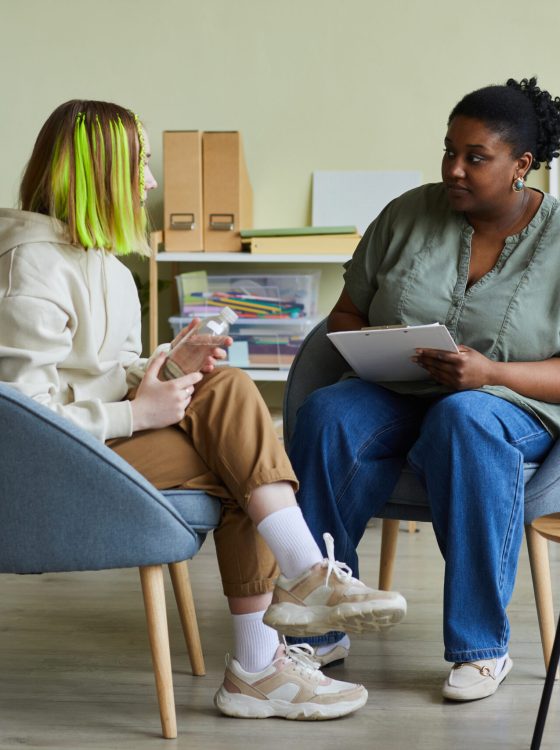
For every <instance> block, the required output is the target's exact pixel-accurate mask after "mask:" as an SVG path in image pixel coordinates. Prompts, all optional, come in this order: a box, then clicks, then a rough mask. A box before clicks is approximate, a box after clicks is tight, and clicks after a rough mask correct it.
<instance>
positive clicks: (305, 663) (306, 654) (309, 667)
mask: <svg viewBox="0 0 560 750" xmlns="http://www.w3.org/2000/svg"><path fill="white" fill-rule="evenodd" d="M282 641H283V643H284V648H285V654H284V658H286V659H288V660H289V661H291V662H292V663H293V664H294V665H295V667H296V668H297V670H298V671H299V672H301V673H303V674H304V675H305V676H307V677H312V676H315V677H316V678H317V677H320V678H321V679H322V678H323V674H322V673H321V672H320V671H319V667H320V666H321V665H320V664H319V662H318V661H315V660H314V659H313V658H312V657H313V656H314V654H315V652H314V650H313V646H310V645H309V643H286V639H285V638H282Z"/></svg>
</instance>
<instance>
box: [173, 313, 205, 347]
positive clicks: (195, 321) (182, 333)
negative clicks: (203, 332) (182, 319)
mask: <svg viewBox="0 0 560 750" xmlns="http://www.w3.org/2000/svg"><path fill="white" fill-rule="evenodd" d="M199 323H200V318H193V319H192V320H191V322H190V323H189V324H188V326H185V327H184V328H181V330H180V331H179V333H178V334H177V335H176V336H175V338H174V339H173V341H172V342H171V348H172V349H173V347H174V346H177V344H178V343H179V341H181V339H182V338H183V336H186V335H187V333H189V331H192V329H193V328H196V326H197V325H198V324H199Z"/></svg>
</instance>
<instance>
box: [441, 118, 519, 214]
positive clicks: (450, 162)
mask: <svg viewBox="0 0 560 750" xmlns="http://www.w3.org/2000/svg"><path fill="white" fill-rule="evenodd" d="M530 156H531V155H530V154H529V155H528V157H529V158H527V155H526V154H524V155H523V156H522V157H520V158H519V159H515V158H514V157H513V155H512V149H511V145H510V144H509V143H507V142H506V141H504V140H502V138H501V136H500V135H498V133H496V132H494V131H493V130H491V129H490V128H489V127H488V126H487V125H485V123H484V122H482V120H475V119H473V118H470V117H464V116H462V115H460V116H457V117H454V118H453V120H451V122H450V124H449V128H448V130H447V135H446V138H445V153H444V155H443V161H442V164H441V176H442V179H443V182H444V184H445V187H446V189H447V196H448V198H449V203H450V205H451V208H453V209H454V210H456V211H463V212H465V213H467V214H473V215H476V214H478V215H481V216H482V215H485V214H490V215H491V214H492V213H493V212H499V211H500V210H503V209H504V208H506V207H507V206H508V204H509V202H510V201H511V200H512V199H514V198H515V197H516V196H517V194H516V193H514V191H513V189H512V183H513V181H514V180H515V179H516V178H517V177H523V176H524V175H525V173H526V172H527V170H528V169H529V166H530V164H531V160H530Z"/></svg>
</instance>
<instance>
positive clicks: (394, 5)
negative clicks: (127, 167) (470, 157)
mask: <svg viewBox="0 0 560 750" xmlns="http://www.w3.org/2000/svg"><path fill="white" fill-rule="evenodd" d="M558 7H559V5H558V0H537V2H533V3H529V2H527V0H468V1H467V0H463V1H459V0H423V1H421V2H420V1H418V2H412V1H411V0H345V1H344V2H341V1H337V0H199V1H198V2H194V1H193V0H159V2H153V0H150V1H148V0H87V2H86V0H0V39H1V44H0V84H1V88H0V90H1V92H2V95H1V102H2V104H1V114H0V150H1V164H2V169H1V170H0V205H13V204H14V202H15V200H16V193H17V185H18V180H19V177H20V174H21V169H22V166H23V164H24V162H25V161H26V159H27V157H28V155H29V152H30V149H31V145H32V143H33V141H34V138H35V136H36V134H37V131H38V129H39V127H40V125H41V124H42V122H43V121H44V119H45V117H46V116H47V115H48V114H49V113H50V112H51V111H52V109H54V107H55V106H56V105H58V104H59V103H60V102H62V101H65V100H66V99H69V98H73V97H86V98H100V99H108V100H110V101H111V100H112V101H116V102H118V103H120V104H123V105H126V106H129V107H131V108H133V109H134V110H136V111H137V112H138V113H139V114H140V116H141V117H142V118H143V120H144V121H145V123H146V125H147V128H148V130H149V132H150V135H151V140H152V150H153V171H154V174H155V176H156V179H161V132H162V131H163V130H164V129H201V130H204V129H206V130H221V129H238V130H241V132H242V133H243V137H244V142H245V149H246V156H247V161H248V166H249V171H250V175H251V180H252V183H253V188H254V192H255V225H256V226H293V225H298V224H303V223H307V222H308V220H309V201H310V185H311V173H312V172H313V170H315V169H418V170H420V171H421V172H422V173H423V175H424V178H425V180H427V181H429V180H437V179H438V174H439V161H440V154H441V148H442V141H443V135H444V130H445V122H446V117H447V114H448V113H449V110H450V108H451V107H452V106H453V105H454V104H455V102H456V101H457V100H458V99H459V98H460V97H461V96H462V95H463V94H464V93H466V92H467V91H470V90H472V89H474V88H477V87H478V86H481V85H485V84H487V83H492V82H504V81H505V80H506V79H507V78H508V77H510V76H514V77H523V76H528V75H534V74H537V75H538V76H539V78H540V82H541V85H542V86H544V87H545V88H549V89H551V91H552V92H553V93H555V94H560V73H559V71H558V54H557V53H556V52H555V48H554V47H553V46H552V44H553V42H554V40H555V39H556V22H557V19H558V15H559V11H558ZM551 49H552V51H551ZM161 202H162V191H161V190H159V191H157V192H156V194H152V202H151V205H152V214H153V218H154V223H155V225H156V226H160V225H161ZM338 287H339V275H338V273H337V272H334V271H333V270H332V269H331V271H330V272H329V284H328V290H329V294H330V295H331V296H334V295H336V292H337V291H338Z"/></svg>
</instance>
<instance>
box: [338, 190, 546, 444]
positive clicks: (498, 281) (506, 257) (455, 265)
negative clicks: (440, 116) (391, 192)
mask: <svg viewBox="0 0 560 750" xmlns="http://www.w3.org/2000/svg"><path fill="white" fill-rule="evenodd" d="M558 206H559V203H558V201H557V200H556V199H555V198H553V197H552V196H551V195H546V194H545V195H544V198H543V201H542V203H541V206H540V208H539V210H538V211H537V213H536V215H535V216H534V218H533V219H532V221H531V222H530V223H529V224H528V225H527V226H526V227H525V228H524V229H523V230H522V231H521V232H520V233H519V234H516V235H513V236H511V237H508V238H507V239H506V241H505V245H504V249H503V250H502V252H501V254H500V257H499V258H498V261H497V262H496V265H495V266H494V268H493V269H492V270H491V271H489V272H488V273H487V274H485V275H484V276H483V277H482V278H481V279H479V281H477V282H476V283H475V284H473V285H472V286H471V287H469V288H468V289H467V279H468V273H469V261H470V252H471V239H472V235H473V228H472V227H471V226H470V224H468V222H467V221H466V219H465V217H464V216H463V214H460V213H457V212H456V211H452V210H451V208H450V207H449V204H448V201H447V196H446V194H445V189H444V187H443V185H442V184H441V183H437V184H431V185H424V186H423V187H420V188H416V189H414V190H411V191H409V192H408V193H405V194H404V195H402V196H400V197H399V198H397V199H396V200H394V201H392V202H391V203H389V205H388V206H386V208H385V209H384V210H383V211H382V212H381V214H380V215H379V216H378V217H377V219H376V220H375V221H374V222H373V223H372V224H371V225H370V226H369V227H368V229H367V231H366V233H365V234H364V236H363V238H362V240H361V241H360V244H359V245H358V247H357V248H356V252H355V253H354V256H353V258H352V259H351V260H350V261H348V263H346V266H345V268H346V271H345V274H344V279H345V283H346V289H347V291H348V293H349V295H350V298H351V300H352V301H353V303H354V304H355V305H356V307H357V308H358V309H359V310H360V311H361V312H362V313H363V315H364V316H365V317H366V318H367V319H368V320H369V322H370V324H371V325H393V324H402V325H419V324H425V323H435V322H439V323H445V325H446V326H447V327H448V329H449V331H450V333H451V335H452V336H453V338H454V339H455V341H456V342H457V343H458V344H465V345H466V346H470V347H472V348H473V349H476V350H477V351H479V352H481V353H482V354H484V355H485V356H486V357H489V358H490V359H492V360H496V361H500V362H516V361H517V362H523V361H524V362H530V361H538V360H545V359H549V358H550V357H557V356H560V211H559V210H558ZM383 385H384V386H385V387H387V388H390V389H391V390H394V391H397V392H399V393H408V394H413V395H418V396H422V395H434V394H437V393H446V392H449V389H447V388H446V387H444V386H441V385H439V384H437V383H436V382H435V381H434V380H432V379H429V380H424V381H412V382H407V383H404V382H391V383H384V384H383ZM479 390H482V391H486V392H488V393H492V394H494V395H495V396H499V397H500V398H504V399H506V400H508V401H511V402H513V403H515V404H517V405H518V406H520V407H521V408H523V409H525V410H527V411H529V412H531V413H532V414H534V415H535V416H536V417H537V418H538V419H539V420H540V421H541V422H542V424H543V425H544V426H545V427H546V428H547V430H548V431H549V432H550V433H551V434H552V435H554V436H555V437H558V436H559V435H560V404H550V403H545V402H543V401H537V400H536V399H532V398H527V397H525V396H520V395H519V394H518V393H515V392H514V391H512V390H510V389H509V388H505V387H503V386H484V387H482V388H481V389H479Z"/></svg>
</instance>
